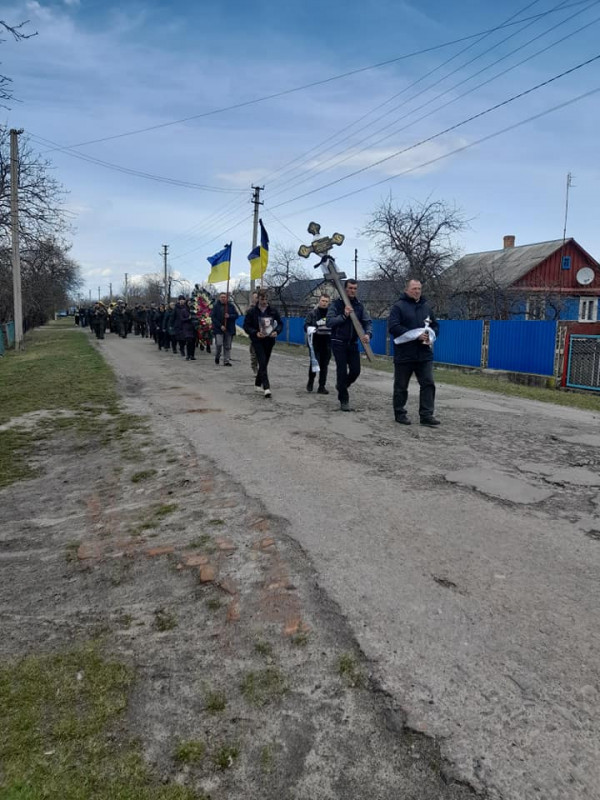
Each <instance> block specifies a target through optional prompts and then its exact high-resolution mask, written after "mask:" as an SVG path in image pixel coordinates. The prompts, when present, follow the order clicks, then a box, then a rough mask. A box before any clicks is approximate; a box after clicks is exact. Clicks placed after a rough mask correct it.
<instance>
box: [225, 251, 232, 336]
mask: <svg viewBox="0 0 600 800" xmlns="http://www.w3.org/2000/svg"><path fill="white" fill-rule="evenodd" d="M232 244H233V242H229V269H228V270H227V290H226V293H225V294H226V295H227V296H226V298H225V311H224V313H223V321H224V322H225V328H227V318H228V316H229V315H228V313H227V311H228V309H229V279H230V278H231V246H232Z"/></svg>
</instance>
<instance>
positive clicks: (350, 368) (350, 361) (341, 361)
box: [331, 339, 360, 403]
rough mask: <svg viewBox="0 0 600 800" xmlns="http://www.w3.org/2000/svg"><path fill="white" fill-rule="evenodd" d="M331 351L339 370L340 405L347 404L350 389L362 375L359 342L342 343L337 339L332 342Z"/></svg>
mask: <svg viewBox="0 0 600 800" xmlns="http://www.w3.org/2000/svg"><path fill="white" fill-rule="evenodd" d="M331 351H332V353H333V357H334V358H335V366H336V370H337V378H336V381H337V390H338V400H339V401H340V403H347V402H348V400H349V397H350V396H349V394H348V387H349V386H351V385H352V384H353V383H354V381H355V380H356V379H357V378H358V376H359V375H360V353H359V352H358V342H352V343H351V342H340V341H339V340H337V339H332V340H331Z"/></svg>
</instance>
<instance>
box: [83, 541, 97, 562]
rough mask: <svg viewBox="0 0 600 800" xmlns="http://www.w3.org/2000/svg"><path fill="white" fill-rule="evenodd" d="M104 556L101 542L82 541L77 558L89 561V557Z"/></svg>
mask: <svg viewBox="0 0 600 800" xmlns="http://www.w3.org/2000/svg"><path fill="white" fill-rule="evenodd" d="M101 556H102V545H101V544H100V543H99V542H82V543H81V544H80V545H79V547H78V548H77V558H78V559H79V560H80V561H87V559H89V558H100V557H101Z"/></svg>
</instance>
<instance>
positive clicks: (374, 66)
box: [47, 0, 582, 152]
mask: <svg viewBox="0 0 600 800" xmlns="http://www.w3.org/2000/svg"><path fill="white" fill-rule="evenodd" d="M581 4H582V0H579V1H578V2H575V3H572V4H570V5H568V6H564V7H563V9H564V8H572V7H575V6H578V5H581ZM555 11H556V9H553V10H550V11H545V12H543V13H540V14H536V15H534V16H532V17H526V18H523V19H521V20H518V21H515V22H508V23H503V24H501V25H496V26H495V27H493V28H488V29H486V30H483V31H478V32H477V33H472V34H469V35H468V36H461V37H460V38H458V39H453V40H451V41H448V42H443V43H442V44H438V45H432V46H431V47H426V48H423V49H421V50H415V51H412V52H410V53H405V54H403V55H401V56H396V57H395V58H390V59H387V60H385V61H379V62H378V63H376V64H369V65H368V66H366V67H357V68H356V69H352V70H348V71H347V72H342V73H340V74H338V75H332V76H330V77H329V78H322V79H320V80H317V81H311V82H310V83H305V84H302V85H301V86H295V87H293V88H291V89H283V90H281V91H279V92H273V93H272V94H268V95H264V96H262V97H256V98H253V99H252V100H244V101H242V102H239V103H233V104H232V105H229V106H223V107H222V108H215V109H212V110H211V111H204V112H201V113H199V114H193V115H191V116H189V117H183V118H181V119H176V120H171V121H170V122H161V123H159V124H157V125H149V126H148V127H146V128H137V129H135V130H132V131H125V132H123V133H116V134H112V135H111V136H103V137H101V138H98V139H89V140H88V141H85V142H77V143H75V144H71V145H65V147H66V148H74V147H85V146H87V145H90V144H98V143H100V142H108V141H111V140H113V139H122V138H124V137H126V136H135V135H137V134H140V133H148V132H150V131H155V130H159V129H161V128H167V127H169V126H171V125H180V124H181V123H183V122H191V121H192V120H196V119H202V118H204V117H210V116H214V115H216V114H223V113H225V112H227V111H234V110H236V109H239V108H244V107H246V106H251V105H255V104H257V103H264V102H266V101H267V100H274V99H276V98H278V97H284V96H285V95H289V94H294V93H295V92H301V91H304V90H305V89H312V88H314V87H316V86H323V85H325V84H327V83H332V82H333V81H338V80H341V79H343V78H348V77H351V76H352V75H358V74H360V73H362V72H368V71H370V70H373V69H380V68H381V67H385V66H389V65H390V64H396V63H398V62H399V61H405V60H406V59H409V58H414V57H415V56H419V55H424V54H426V53H432V52H435V51H436V50H442V49H443V48H445V47H451V46H452V45H454V44H461V43H462V42H467V41H469V40H470V39H476V38H477V37H479V36H482V35H483V34H486V33H493V32H495V31H498V30H502V29H503V28H507V27H510V26H511V25H520V24H521V23H522V22H526V21H528V20H529V19H540V18H542V17H545V16H548V14H551V13H555ZM62 147H63V146H61V145H56V146H55V149H62ZM47 152H49V151H47Z"/></svg>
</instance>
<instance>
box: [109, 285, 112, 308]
mask: <svg viewBox="0 0 600 800" xmlns="http://www.w3.org/2000/svg"><path fill="white" fill-rule="evenodd" d="M108 296H109V297H110V302H111V303H112V283H109V284H108Z"/></svg>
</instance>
